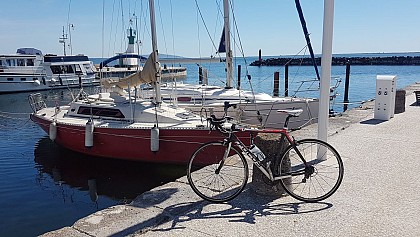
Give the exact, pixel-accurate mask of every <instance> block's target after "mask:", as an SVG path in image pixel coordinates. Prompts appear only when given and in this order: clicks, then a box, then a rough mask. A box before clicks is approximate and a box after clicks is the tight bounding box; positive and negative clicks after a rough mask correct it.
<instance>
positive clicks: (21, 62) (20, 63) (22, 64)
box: [17, 58, 25, 67]
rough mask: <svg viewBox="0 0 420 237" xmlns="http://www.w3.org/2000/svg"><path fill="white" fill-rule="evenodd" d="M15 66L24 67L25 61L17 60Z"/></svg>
mask: <svg viewBox="0 0 420 237" xmlns="http://www.w3.org/2000/svg"><path fill="white" fill-rule="evenodd" d="M17 65H18V66H20V67H22V66H25V59H23V58H18V60H17Z"/></svg>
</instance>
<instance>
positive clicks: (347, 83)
mask: <svg viewBox="0 0 420 237" xmlns="http://www.w3.org/2000/svg"><path fill="white" fill-rule="evenodd" d="M349 84H350V62H349V61H347V63H346V81H345V84H344V108H343V112H345V111H346V110H347V108H348V103H349Z"/></svg>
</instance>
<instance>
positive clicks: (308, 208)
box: [151, 188, 333, 232]
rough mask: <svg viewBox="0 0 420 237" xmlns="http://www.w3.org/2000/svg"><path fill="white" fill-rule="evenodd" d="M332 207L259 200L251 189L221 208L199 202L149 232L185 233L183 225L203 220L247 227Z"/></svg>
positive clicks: (260, 198) (168, 211)
mask: <svg viewBox="0 0 420 237" xmlns="http://www.w3.org/2000/svg"><path fill="white" fill-rule="evenodd" d="M185 205H189V204H188V203H180V204H176V205H173V206H169V207H167V208H165V210H164V212H167V213H172V212H173V211H174V210H176V209H179V208H183V209H185ZM332 206H333V205H332V204H330V203H326V202H318V203H305V202H300V201H298V202H290V203H282V202H281V199H279V198H277V197H268V196H261V195H258V194H256V193H255V192H254V191H252V190H251V189H249V188H248V189H246V190H244V191H243V192H242V193H241V194H240V195H239V196H238V197H237V198H235V199H234V200H232V201H230V202H227V203H224V204H213V203H209V202H207V201H200V204H199V205H197V206H195V207H194V208H193V209H191V210H189V211H188V212H186V213H184V214H181V215H177V216H174V218H173V219H172V220H171V221H169V222H167V223H171V225H170V226H169V227H166V226H167V225H166V224H165V225H162V226H161V227H160V226H157V228H154V229H153V230H151V231H154V232H168V231H171V230H176V229H178V230H179V229H185V228H186V227H184V226H182V225H181V224H182V223H186V222H188V221H192V220H199V219H202V220H206V219H227V221H228V222H243V223H247V224H256V223H257V217H263V216H273V215H278V216H282V215H299V214H305V213H312V212H318V211H323V210H326V209H329V208H331V207H332Z"/></svg>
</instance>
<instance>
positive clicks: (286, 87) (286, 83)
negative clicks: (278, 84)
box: [284, 63, 289, 97]
mask: <svg viewBox="0 0 420 237" xmlns="http://www.w3.org/2000/svg"><path fill="white" fill-rule="evenodd" d="M284 96H285V97H287V96H289V64H288V63H286V65H284Z"/></svg>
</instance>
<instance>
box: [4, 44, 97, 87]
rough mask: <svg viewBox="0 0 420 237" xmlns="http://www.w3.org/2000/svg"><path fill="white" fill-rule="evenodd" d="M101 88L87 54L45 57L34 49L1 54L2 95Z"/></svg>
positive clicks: (22, 49) (50, 55)
mask: <svg viewBox="0 0 420 237" xmlns="http://www.w3.org/2000/svg"><path fill="white" fill-rule="evenodd" d="M94 85H99V79H97V78H96V77H95V68H94V66H93V63H92V62H91V61H90V60H89V58H88V57H87V56H85V55H73V56H58V55H52V54H47V55H43V54H42V52H41V51H40V50H37V49H34V48H21V49H18V50H17V53H16V54H12V55H0V93H14V92H24V91H39V90H49V89H63V88H69V87H80V86H94Z"/></svg>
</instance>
